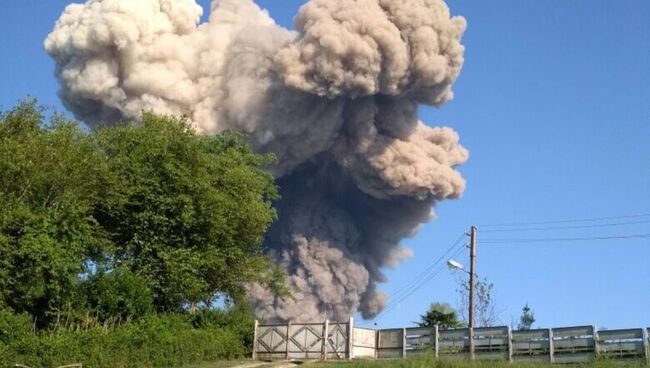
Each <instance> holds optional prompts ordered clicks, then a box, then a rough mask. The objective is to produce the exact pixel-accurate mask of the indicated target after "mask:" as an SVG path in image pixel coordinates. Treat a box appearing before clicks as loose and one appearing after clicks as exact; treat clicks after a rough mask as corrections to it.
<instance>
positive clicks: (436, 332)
mask: <svg viewBox="0 0 650 368" xmlns="http://www.w3.org/2000/svg"><path fill="white" fill-rule="evenodd" d="M431 343H432V344H433V351H434V354H435V357H436V359H438V357H439V356H440V329H438V325H435V326H433V336H432V338H431Z"/></svg>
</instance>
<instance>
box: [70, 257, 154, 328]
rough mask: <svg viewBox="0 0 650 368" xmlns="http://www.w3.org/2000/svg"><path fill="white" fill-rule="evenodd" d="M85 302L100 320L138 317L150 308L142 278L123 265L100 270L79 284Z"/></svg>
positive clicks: (147, 293)
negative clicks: (113, 268)
mask: <svg viewBox="0 0 650 368" xmlns="http://www.w3.org/2000/svg"><path fill="white" fill-rule="evenodd" d="M81 289H82V293H83V295H84V297H85V300H86V306H87V307H88V309H89V310H91V311H92V312H93V314H94V315H95V316H96V318H98V319H99V320H101V321H106V320H108V319H110V318H116V319H118V320H120V321H121V320H127V319H129V318H134V319H138V318H142V317H144V316H145V315H147V314H149V313H150V312H151V311H152V310H153V297H152V295H151V290H149V287H148V286H147V283H146V282H145V280H144V279H143V278H141V277H139V276H137V275H134V274H133V273H131V271H129V270H127V269H124V268H117V269H115V270H113V271H111V272H105V271H104V270H101V271H99V272H97V273H96V274H94V275H92V276H91V277H90V278H89V279H88V280H84V281H83V282H82V284H81Z"/></svg>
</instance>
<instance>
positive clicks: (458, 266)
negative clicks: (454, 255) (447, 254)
mask: <svg viewBox="0 0 650 368" xmlns="http://www.w3.org/2000/svg"><path fill="white" fill-rule="evenodd" d="M447 267H449V269H450V270H461V271H465V272H467V271H466V270H465V267H464V266H463V265H462V264H461V263H460V262H457V261H454V260H453V259H450V260H448V261H447ZM468 273H469V272H468Z"/></svg>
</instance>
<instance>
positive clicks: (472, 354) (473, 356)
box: [468, 327, 475, 360]
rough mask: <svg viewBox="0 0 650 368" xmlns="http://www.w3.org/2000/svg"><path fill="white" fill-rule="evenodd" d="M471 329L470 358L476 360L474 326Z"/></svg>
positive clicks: (469, 329)
mask: <svg viewBox="0 0 650 368" xmlns="http://www.w3.org/2000/svg"><path fill="white" fill-rule="evenodd" d="M468 331H469V359H470V360H474V358H475V355H474V327H470V328H468Z"/></svg>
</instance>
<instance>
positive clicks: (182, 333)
mask: <svg viewBox="0 0 650 368" xmlns="http://www.w3.org/2000/svg"><path fill="white" fill-rule="evenodd" d="M192 320H193V318H192V316H188V315H149V316H146V317H145V318H143V319H141V320H140V321H137V322H132V323H128V324H125V325H122V326H117V327H114V328H113V329H112V330H108V331H107V330H105V329H104V328H102V327H100V326H97V327H93V328H91V329H89V330H87V331H81V330H79V331H73V330H67V329H63V328H59V329H57V330H51V331H47V332H40V333H31V332H29V331H28V333H27V334H20V335H19V336H16V337H13V338H11V339H6V343H5V342H3V343H2V344H0V352H1V353H2V357H3V359H2V360H0V368H5V367H7V368H8V367H11V366H13V364H15V363H21V364H26V365H29V366H31V367H53V366H58V365H63V364H69V363H76V362H81V363H83V364H84V365H85V366H88V367H97V368H102V367H106V368H109V367H125V368H126V367H151V368H154V367H174V366H181V365H185V364H192V363H199V362H205V361H213V360H219V359H234V358H240V357H242V356H244V354H246V347H245V346H244V343H243V341H242V339H241V338H240V336H239V334H238V332H236V331H234V330H233V329H230V328H229V327H228V326H226V327H214V326H206V327H204V328H196V327H194V325H193V321H192ZM23 322H24V321H23ZM22 328H23V330H24V326H23V327H22Z"/></svg>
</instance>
